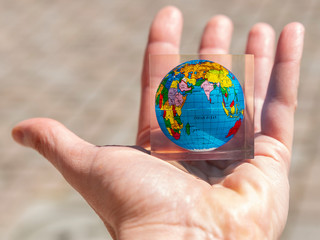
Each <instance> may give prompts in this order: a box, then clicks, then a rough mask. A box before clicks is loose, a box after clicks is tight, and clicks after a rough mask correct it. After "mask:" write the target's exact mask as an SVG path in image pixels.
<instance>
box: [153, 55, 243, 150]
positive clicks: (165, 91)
mask: <svg viewBox="0 0 320 240" xmlns="http://www.w3.org/2000/svg"><path fill="white" fill-rule="evenodd" d="M244 106H245V104H244V96H243V91H242V87H241V85H240V83H239V81H238V80H237V78H236V77H235V76H234V75H233V73H232V72H231V71H229V70H228V69H227V68H225V67H223V66H222V65H220V64H218V63H216V62H212V61H209V60H190V61H187V62H184V63H182V64H180V65H178V66H177V67H175V68H174V69H172V70H171V71H170V72H169V73H168V74H167V75H166V76H165V77H164V78H163V79H162V81H161V83H160V85H159V87H158V89H157V92H156V96H155V112H156V118H157V120H158V123H159V126H160V128H161V130H162V132H163V133H164V134H165V135H166V136H167V137H168V138H169V139H170V140H171V141H172V142H174V143H175V144H177V145H178V146H180V147H182V148H184V149H187V150H190V151H209V150H214V149H216V148H218V147H220V146H222V145H224V144H225V143H227V142H228V141H229V140H231V139H232V138H233V137H234V136H235V134H236V133H237V131H238V129H239V128H240V126H241V123H242V121H243V113H244Z"/></svg>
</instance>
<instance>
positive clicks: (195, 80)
mask: <svg viewBox="0 0 320 240" xmlns="http://www.w3.org/2000/svg"><path fill="white" fill-rule="evenodd" d="M185 79H186V82H187V83H190V84H192V85H196V82H197V79H195V78H187V77H185Z"/></svg>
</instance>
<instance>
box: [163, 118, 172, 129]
mask: <svg viewBox="0 0 320 240" xmlns="http://www.w3.org/2000/svg"><path fill="white" fill-rule="evenodd" d="M164 124H165V125H166V127H167V128H171V123H170V120H169V119H165V118H164Z"/></svg>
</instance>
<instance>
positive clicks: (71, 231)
mask: <svg viewBox="0 0 320 240" xmlns="http://www.w3.org/2000/svg"><path fill="white" fill-rule="evenodd" d="M168 4H173V5H175V6H177V7H179V8H180V9H181V11H182V13H183V15H184V32H183V37H182V45H181V52H182V53H196V51H197V49H198V43H199V40H200V37H201V33H202V30H203V28H204V26H205V24H206V22H207V21H208V20H209V19H210V18H211V17H212V16H213V15H216V14H225V15H227V16H229V17H230V18H231V19H232V20H233V22H234V35H233V42H232V45H231V53H233V54H237V53H243V52H244V49H245V44H246V39H247V33H248V31H249V29H250V28H251V27H252V25H253V24H255V23H256V22H261V21H262V22H267V23H269V24H271V25H272V26H273V27H274V29H275V30H276V32H277V36H279V33H280V31H281V29H282V28H283V27H284V26H285V25H286V24H287V23H289V22H291V21H300V22H302V23H303V24H304V25H305V27H306V37H305V48H304V57H303V61H302V68H301V83H300V87H299V88H300V89H299V106H298V109H297V114H296V126H295V140H294V148H293V157H292V167H291V172H290V182H291V199H290V201H291V202H290V212H289V218H288V223H287V226H286V229H285V231H284V233H283V235H282V237H281V239H282V240H289V239H290V240H294V239H299V240H300V239H304V240H307V239H316V238H317V237H318V236H320V181H319V180H320V177H319V176H320V158H319V153H320V141H319V140H320V138H319V137H318V136H319V134H320V127H319V123H320V111H319V101H320V95H319V91H320V81H319V75H320V67H319V64H320V45H319V37H320V14H319V12H320V1H319V0H304V1H301V0H295V1H293V0H283V1H278V0H260V1H255V0H229V1H226V0H200V1H189V0H184V1H179V0H174V1H168V0H157V1H148V0H141V1H140V0H137V1H131V0H130V1H129V0H122V1H116V0H90V1H89V0H87V1H85V0H77V1H71V0H70V1H64V0H56V1H50V0H24V1H15V0H0V81H1V83H0V119H1V121H0V151H1V156H2V157H1V159H0V239H5V240H7V239H8V240H21V239H24V240H31V239H32V240H34V239H47V240H51V239H55V240H74V239H77V240H82V239H91V240H100V239H106V238H107V237H108V233H107V231H106V230H105V228H104V226H103V224H102V223H101V221H100V219H99V218H98V217H97V216H96V215H95V213H94V212H93V210H91V209H90V208H89V206H88V205H87V204H86V203H85V201H84V200H83V199H82V198H81V197H80V196H79V195H78V194H77V193H76V192H75V191H74V190H73V189H72V188H71V187H70V186H69V185H68V184H67V183H66V182H65V181H64V179H63V178H62V177H61V176H60V174H58V173H57V171H56V170H55V169H54V168H53V167H52V166H51V165H50V164H49V163H48V162H47V161H46V160H44V159H43V158H42V157H41V156H40V155H38V154H37V153H35V152H33V151H32V150H30V149H25V148H22V147H20V146H18V145H17V144H15V143H14V142H13V140H12V139H11V133H10V132H11V128H12V127H13V126H14V125H15V124H16V123H18V122H19V121H21V120H24V119H26V118H31V117H50V118H54V119H57V120H58V121H61V122H62V123H63V124H65V125H66V126H67V127H68V128H69V129H71V130H72V131H74V132H75V133H76V134H77V135H79V136H80V137H82V138H84V139H86V140H87V141H89V142H91V143H94V144H100V145H103V144H134V142H135V134H136V131H137V120H138V109H139V97H140V89H139V88H140V84H139V83H140V71H141V66H142V59H143V52H144V47H145V44H146V41H147V36H148V30H149V26H150V23H151V21H152V19H153V17H154V15H155V14H156V13H157V11H158V10H159V9H161V8H162V7H164V6H166V5H168Z"/></svg>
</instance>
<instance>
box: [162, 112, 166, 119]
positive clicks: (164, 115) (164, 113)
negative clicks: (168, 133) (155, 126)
mask: <svg viewBox="0 0 320 240" xmlns="http://www.w3.org/2000/svg"><path fill="white" fill-rule="evenodd" d="M166 115H167V111H166V110H163V115H162V117H163V118H166Z"/></svg>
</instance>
